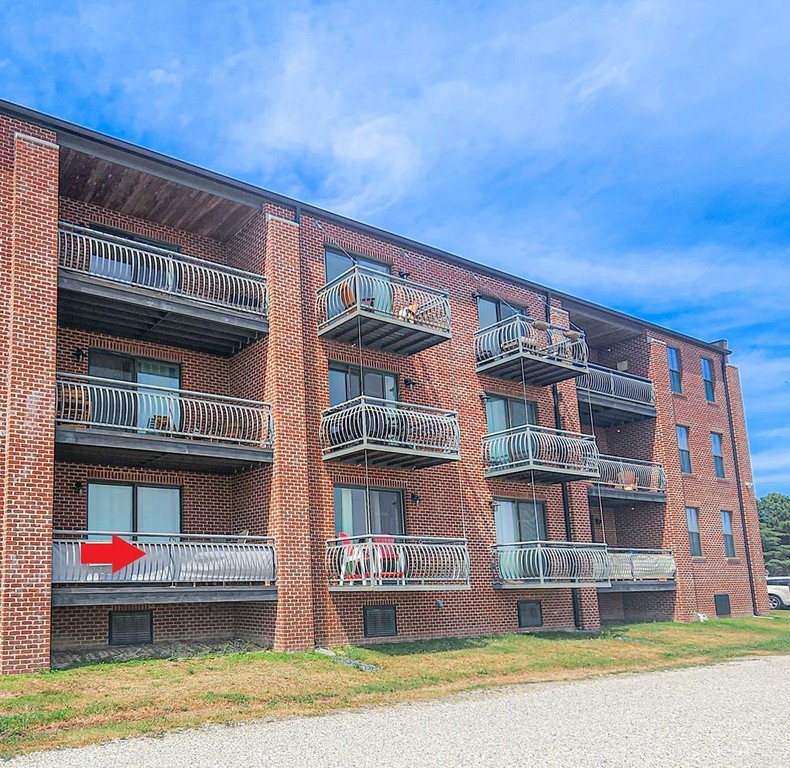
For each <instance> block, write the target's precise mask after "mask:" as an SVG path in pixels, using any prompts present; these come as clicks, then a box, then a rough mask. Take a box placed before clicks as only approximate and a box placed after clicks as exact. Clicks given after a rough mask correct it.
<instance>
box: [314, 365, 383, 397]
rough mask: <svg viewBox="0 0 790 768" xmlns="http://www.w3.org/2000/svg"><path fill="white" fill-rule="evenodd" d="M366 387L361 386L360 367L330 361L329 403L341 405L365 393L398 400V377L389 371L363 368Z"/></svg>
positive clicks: (369, 395)
mask: <svg viewBox="0 0 790 768" xmlns="http://www.w3.org/2000/svg"><path fill="white" fill-rule="evenodd" d="M363 382H364V387H362V388H361V387H360V377H359V368H358V367H356V366H348V365H345V364H343V363H330V366H329V404H330V405H340V403H345V402H347V401H348V400H353V399H354V398H355V397H359V396H360V394H365V395H367V396H368V397H377V398H380V399H382V400H398V377H397V376H396V375H395V374H393V373H388V372H387V371H374V370H371V369H368V368H366V369H363Z"/></svg>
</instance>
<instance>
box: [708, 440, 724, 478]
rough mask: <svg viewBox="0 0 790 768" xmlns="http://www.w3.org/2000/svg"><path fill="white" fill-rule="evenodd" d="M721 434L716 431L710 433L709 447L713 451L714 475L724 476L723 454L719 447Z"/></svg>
mask: <svg viewBox="0 0 790 768" xmlns="http://www.w3.org/2000/svg"><path fill="white" fill-rule="evenodd" d="M721 441H722V436H721V435H720V434H718V433H717V432H711V433H710V447H711V451H712V453H713V470H714V472H715V473H716V477H721V478H723V477H724V454H723V453H722V449H721Z"/></svg>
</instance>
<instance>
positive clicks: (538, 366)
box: [477, 353, 587, 387]
mask: <svg viewBox="0 0 790 768" xmlns="http://www.w3.org/2000/svg"><path fill="white" fill-rule="evenodd" d="M477 372H478V373H479V374H483V375H485V376H495V377H497V378H499V379H508V380H510V381H519V382H520V381H524V382H525V383H527V384H532V385H534V386H536V387H546V386H549V385H550V384H556V383H557V382H560V381H565V380H566V379H575V378H576V377H577V376H581V375H582V374H583V373H586V372H587V366H585V365H580V364H579V363H571V362H563V361H559V360H547V359H546V358H543V357H538V356H535V355H529V354H525V353H520V354H519V353H517V354H514V355H511V356H509V357H505V358H496V359H490V360H480V361H479V362H478V363H477Z"/></svg>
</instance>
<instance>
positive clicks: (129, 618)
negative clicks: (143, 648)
mask: <svg viewBox="0 0 790 768" xmlns="http://www.w3.org/2000/svg"><path fill="white" fill-rule="evenodd" d="M153 642H154V614H153V611H110V645H143V644H145V643H153Z"/></svg>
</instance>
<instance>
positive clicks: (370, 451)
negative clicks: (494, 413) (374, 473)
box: [321, 395, 461, 469]
mask: <svg viewBox="0 0 790 768" xmlns="http://www.w3.org/2000/svg"><path fill="white" fill-rule="evenodd" d="M459 444H460V433H459V428H458V414H457V413H456V412H455V411H445V410H441V409H439V408H428V407H427V406H424V405H413V404H411V403H401V402H398V401H395V400H379V399H378V398H374V397H367V396H365V395H363V396H361V397H357V398H355V399H354V400H349V401H348V402H346V403H341V404H340V405H336V406H334V407H332V408H328V409H327V410H325V411H324V412H323V413H322V414H321V449H322V451H323V456H324V460H325V461H342V462H346V463H353V464H364V463H367V464H368V465H370V466H379V467H398V468H400V469H421V468H423V467H430V466H434V465H436V464H445V463H447V462H449V461H457V460H458V459H459V458H460V457H461V455H460V447H459Z"/></svg>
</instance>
